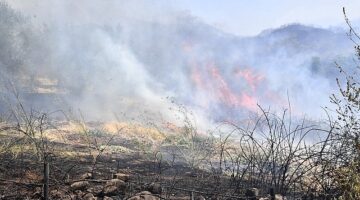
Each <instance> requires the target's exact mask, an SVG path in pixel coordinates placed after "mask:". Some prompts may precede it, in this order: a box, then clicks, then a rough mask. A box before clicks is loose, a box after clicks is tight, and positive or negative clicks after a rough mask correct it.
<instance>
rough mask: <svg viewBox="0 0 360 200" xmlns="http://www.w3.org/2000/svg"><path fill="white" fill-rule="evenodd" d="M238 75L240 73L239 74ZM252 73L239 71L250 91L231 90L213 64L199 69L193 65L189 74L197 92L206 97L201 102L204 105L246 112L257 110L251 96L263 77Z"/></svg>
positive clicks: (253, 98)
mask: <svg viewBox="0 0 360 200" xmlns="http://www.w3.org/2000/svg"><path fill="white" fill-rule="evenodd" d="M239 73H240V72H239ZM251 73H252V72H251V71H250V70H249V71H241V75H242V77H244V79H245V81H246V83H247V84H248V85H249V87H250V88H251V91H250V92H248V91H246V90H244V91H240V92H239V91H236V90H235V89H234V88H231V86H230V84H229V82H228V81H229V80H227V79H226V78H224V76H223V74H222V73H221V71H220V70H219V68H218V67H217V66H216V65H215V64H214V63H208V64H206V65H205V67H202V68H200V67H199V66H198V65H194V66H193V68H192V72H191V80H192V81H193V83H194V84H195V86H196V89H197V90H198V91H197V92H200V93H204V94H206V96H207V97H208V98H207V99H205V100H203V101H208V102H204V105H208V104H209V103H211V102H212V103H222V104H225V105H227V106H229V107H238V108H246V109H248V110H253V111H254V110H256V109H257V98H256V97H255V96H254V95H253V93H255V91H256V88H257V86H258V85H259V84H260V83H261V81H262V80H263V76H258V75H252V74H251Z"/></svg>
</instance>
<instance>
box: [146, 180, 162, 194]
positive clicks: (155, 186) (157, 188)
mask: <svg viewBox="0 0 360 200" xmlns="http://www.w3.org/2000/svg"><path fill="white" fill-rule="evenodd" d="M147 190H149V192H151V193H152V194H161V192H162V187H161V185H160V184H159V183H151V184H150V185H149V186H148V187H147Z"/></svg>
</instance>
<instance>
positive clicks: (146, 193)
mask: <svg viewBox="0 0 360 200" xmlns="http://www.w3.org/2000/svg"><path fill="white" fill-rule="evenodd" d="M136 195H152V193H151V192H149V191H142V192H139V193H137V194H136Z"/></svg>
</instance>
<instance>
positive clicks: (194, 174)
mask: <svg viewBox="0 0 360 200" xmlns="http://www.w3.org/2000/svg"><path fill="white" fill-rule="evenodd" d="M184 175H185V176H187V177H197V174H196V173H195V172H185V174H184Z"/></svg>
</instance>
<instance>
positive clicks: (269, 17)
mask: <svg viewBox="0 0 360 200" xmlns="http://www.w3.org/2000/svg"><path fill="white" fill-rule="evenodd" d="M170 2H171V3H172V6H173V7H175V8H180V9H184V10H187V11H189V12H190V13H191V14H192V15H195V16H197V17H199V18H201V19H202V20H204V21H205V22H207V23H208V24H211V25H215V26H216V27H218V28H220V29H223V30H225V31H226V32H230V33H233V34H237V35H245V36H246V35H254V34H257V33H259V32H261V31H262V30H264V29H268V28H276V27H279V26H281V25H283V24H288V23H294V22H299V23H303V24H308V25H315V26H320V27H329V26H338V25H341V24H343V23H344V17H343V14H342V7H346V9H347V12H348V15H349V18H351V19H352V20H358V19H359V18H360V12H358V11H359V10H360V0H343V1H340V0H221V1H220V0H218V1H215V0H196V1H194V0H172V1H170Z"/></svg>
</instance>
